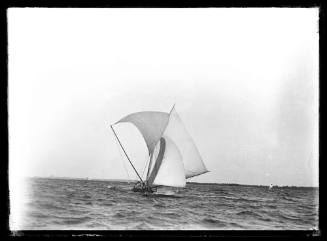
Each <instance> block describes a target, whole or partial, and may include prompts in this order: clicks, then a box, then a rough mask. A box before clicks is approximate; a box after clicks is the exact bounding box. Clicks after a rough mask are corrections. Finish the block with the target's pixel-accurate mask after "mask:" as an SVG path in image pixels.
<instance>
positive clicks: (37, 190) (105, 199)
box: [21, 178, 319, 230]
mask: <svg viewBox="0 0 327 241" xmlns="http://www.w3.org/2000/svg"><path fill="white" fill-rule="evenodd" d="M28 184H29V186H30V188H29V189H28V190H29V191H28V192H27V193H26V195H25V197H24V203H25V205H24V208H23V211H22V212H23V213H22V220H21V223H22V226H21V229H25V230H62V229H63V230H81V229H82V230H89V229H90V230H94V229H96V230H122V229H130V230H153V229H154V230H156V229H159V230H163V229H164V230H166V229H178V230H183V229H196V230H198V229H217V230H248V229H250V230H285V229H287V230H304V229H305V230H310V229H314V228H317V226H318V192H319V190H318V188H307V187H275V188H273V189H269V188H268V187H267V186H246V185H235V184H234V185H233V184H198V183H187V185H186V187H185V188H182V189H179V190H175V191H171V190H170V191H169V192H168V193H167V192H166V193H165V192H161V193H160V194H158V195H150V196H144V195H142V194H141V193H136V192H133V191H132V190H131V189H132V187H133V184H132V183H127V182H118V181H100V180H77V179H53V178H51V179H50V178H30V179H28Z"/></svg>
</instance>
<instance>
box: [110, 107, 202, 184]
mask: <svg viewBox="0 0 327 241" xmlns="http://www.w3.org/2000/svg"><path fill="white" fill-rule="evenodd" d="M120 122H130V123H132V124H134V125H135V126H136V127H137V128H138V129H139V131H140V132H141V134H142V135H143V137H144V140H145V142H146V144H147V147H148V150H149V155H150V162H149V164H148V172H147V180H146V181H147V183H148V185H150V186H151V185H163V186H172V187H184V186H185V184H186V179H187V178H191V177H194V176H198V175H201V174H203V173H206V172H208V170H207V168H206V167H205V165H204V163H203V161H202V159H201V156H200V154H199V151H198V149H197V148H196V146H195V144H194V142H193V140H192V138H191V136H190V135H189V134H188V132H187V130H186V128H185V126H184V124H183V123H182V120H181V119H180V117H179V116H178V114H177V112H176V110H175V108H174V107H173V108H172V110H171V111H170V113H165V112H156V111H144V112H137V113H133V114H130V115H128V116H126V117H124V118H122V119H121V120H119V121H118V122H116V124H117V123H120Z"/></svg>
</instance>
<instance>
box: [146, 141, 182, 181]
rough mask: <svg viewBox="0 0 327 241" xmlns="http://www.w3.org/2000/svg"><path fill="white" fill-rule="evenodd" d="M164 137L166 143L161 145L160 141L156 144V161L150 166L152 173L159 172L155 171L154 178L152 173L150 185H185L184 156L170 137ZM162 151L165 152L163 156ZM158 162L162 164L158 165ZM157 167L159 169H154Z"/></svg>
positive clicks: (149, 179) (154, 156)
mask: <svg viewBox="0 0 327 241" xmlns="http://www.w3.org/2000/svg"><path fill="white" fill-rule="evenodd" d="M162 139H164V141H165V145H161V143H160V142H159V143H158V144H157V145H156V147H155V149H154V152H153V158H154V159H153V160H156V162H155V163H154V164H153V165H152V166H151V167H150V168H151V170H150V171H151V173H153V172H157V173H155V177H154V178H152V177H151V176H152V175H150V177H149V178H148V185H150V186H151V185H163V186H170V187H185V185H186V179H185V172H184V165H183V160H182V156H181V154H180V152H179V150H178V148H177V146H176V145H175V143H174V142H173V141H172V140H171V139H170V138H169V137H167V136H163V137H162ZM160 148H163V150H160ZM160 152H163V155H162V156H160ZM158 162H159V164H160V166H158V167H157V165H156V164H157V163H158ZM156 167H157V168H158V170H154V168H156Z"/></svg>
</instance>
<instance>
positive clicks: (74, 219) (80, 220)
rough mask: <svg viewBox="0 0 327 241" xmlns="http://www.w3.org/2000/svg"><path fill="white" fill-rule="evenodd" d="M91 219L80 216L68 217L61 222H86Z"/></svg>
mask: <svg viewBox="0 0 327 241" xmlns="http://www.w3.org/2000/svg"><path fill="white" fill-rule="evenodd" d="M89 220H91V218H90V217H79V218H72V217H70V218H68V219H63V220H62V221H61V222H60V223H62V224H82V223H86V222H88V221H89Z"/></svg>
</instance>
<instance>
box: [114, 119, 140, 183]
mask: <svg viewBox="0 0 327 241" xmlns="http://www.w3.org/2000/svg"><path fill="white" fill-rule="evenodd" d="M110 127H111V130H112V131H113V133H114V134H115V137H116V138H117V140H118V142H119V145H120V147H121V148H122V149H123V151H124V153H125V155H126V157H127V159H128V161H129V163H130V164H131V165H132V167H133V169H134V171H135V172H136V174H137V176H138V177H139V178H140V180H141V182H142V183H143V180H142V178H141V177H140V175H139V173H138V172H137V171H136V169H135V167H134V165H133V163H132V162H131V160H130V159H129V157H128V155H127V153H126V151H125V149H124V147H123V145H122V144H121V143H120V140H119V138H118V136H117V135H116V132H115V130H114V128H113V127H112V125H110Z"/></svg>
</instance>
